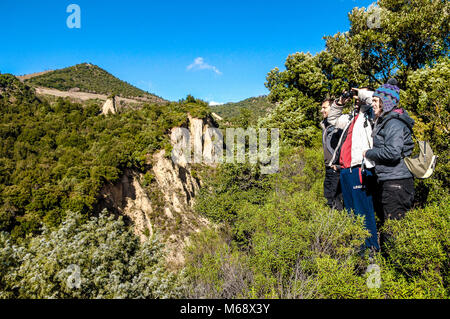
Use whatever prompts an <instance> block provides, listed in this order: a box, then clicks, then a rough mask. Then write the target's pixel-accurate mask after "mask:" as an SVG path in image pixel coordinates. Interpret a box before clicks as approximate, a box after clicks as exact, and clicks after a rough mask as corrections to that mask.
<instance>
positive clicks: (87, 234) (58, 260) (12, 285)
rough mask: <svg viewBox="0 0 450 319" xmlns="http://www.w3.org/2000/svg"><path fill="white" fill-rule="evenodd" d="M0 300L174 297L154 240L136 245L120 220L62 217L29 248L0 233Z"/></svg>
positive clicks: (175, 292) (173, 284)
mask: <svg viewBox="0 0 450 319" xmlns="http://www.w3.org/2000/svg"><path fill="white" fill-rule="evenodd" d="M0 259H1V260H0V275H1V276H0V278H1V279H0V297H1V298H168V297H176V296H178V295H179V287H178V284H177V278H176V277H175V276H174V275H173V274H171V273H168V272H167V271H166V270H165V265H164V258H163V251H162V245H161V244H160V243H159V242H158V240H157V239H156V238H148V239H147V241H145V242H144V243H142V244H141V243H140V242H139V240H138V239H137V237H136V236H135V235H134V234H133V232H132V230H130V229H129V228H127V226H125V224H124V222H123V220H122V218H119V219H114V217H112V216H108V214H107V212H106V211H104V212H102V213H101V214H100V215H99V216H98V217H92V218H90V219H89V220H88V221H87V222H85V221H84V220H83V218H82V216H81V215H80V214H77V213H71V212H69V213H68V214H67V217H66V218H65V219H64V222H63V223H62V224H61V226H60V227H59V228H58V229H55V230H54V231H51V230H49V229H45V230H44V232H43V233H42V234H41V235H39V236H36V237H34V238H33V239H31V241H30V242H29V244H27V245H23V246H19V245H16V244H13V243H12V242H11V240H10V238H9V235H8V234H7V233H1V234H0Z"/></svg>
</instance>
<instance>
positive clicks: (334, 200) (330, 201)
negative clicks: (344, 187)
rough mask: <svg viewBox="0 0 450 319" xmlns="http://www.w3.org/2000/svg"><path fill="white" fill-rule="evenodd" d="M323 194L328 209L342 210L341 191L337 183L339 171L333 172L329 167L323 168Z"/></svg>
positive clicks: (338, 182)
mask: <svg viewBox="0 0 450 319" xmlns="http://www.w3.org/2000/svg"><path fill="white" fill-rule="evenodd" d="M323 194H324V196H325V198H326V199H327V205H328V206H329V207H330V208H333V209H338V210H342V209H344V205H343V204H342V191H341V183H340V181H339V170H337V171H335V170H334V169H332V168H331V167H325V180H324V181H323Z"/></svg>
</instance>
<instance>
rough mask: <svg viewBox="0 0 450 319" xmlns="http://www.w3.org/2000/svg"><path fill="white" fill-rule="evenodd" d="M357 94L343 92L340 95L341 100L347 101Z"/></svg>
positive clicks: (351, 91)
mask: <svg viewBox="0 0 450 319" xmlns="http://www.w3.org/2000/svg"><path fill="white" fill-rule="evenodd" d="M357 94H358V92H356V91H354V90H350V91H349V92H344V93H343V94H342V98H343V99H348V98H353V97H354V96H355V95H357Z"/></svg>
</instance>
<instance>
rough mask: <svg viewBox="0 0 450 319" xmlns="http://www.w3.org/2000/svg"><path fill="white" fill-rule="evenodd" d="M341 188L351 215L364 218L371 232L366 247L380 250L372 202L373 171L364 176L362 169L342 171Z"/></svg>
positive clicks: (355, 168)
mask: <svg viewBox="0 0 450 319" xmlns="http://www.w3.org/2000/svg"><path fill="white" fill-rule="evenodd" d="M340 177H341V187H342V196H343V197H344V205H345V208H346V209H347V211H348V212H349V213H350V212H351V211H352V210H353V212H354V213H355V215H359V216H363V217H364V225H365V227H366V229H367V230H368V231H369V232H370V237H369V238H367V239H366V247H367V248H373V249H375V250H379V249H380V247H379V245H378V234H377V225H376V222H375V212H374V206H373V201H372V184H374V182H375V180H374V178H375V177H374V175H373V172H372V171H371V170H366V171H365V174H362V172H361V168H360V167H354V168H344V169H341V176H340Z"/></svg>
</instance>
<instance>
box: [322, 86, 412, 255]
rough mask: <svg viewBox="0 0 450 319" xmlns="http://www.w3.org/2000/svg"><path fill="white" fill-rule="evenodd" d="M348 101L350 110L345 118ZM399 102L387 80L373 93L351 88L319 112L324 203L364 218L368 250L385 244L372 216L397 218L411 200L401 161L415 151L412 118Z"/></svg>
mask: <svg viewBox="0 0 450 319" xmlns="http://www.w3.org/2000/svg"><path fill="white" fill-rule="evenodd" d="M351 99H354V100H355V103H354V109H353V110H352V112H351V113H350V114H343V109H344V105H345V104H346V103H347V102H349V101H350V100H351ZM399 101H400V89H399V88H398V86H397V82H396V81H395V80H389V81H388V83H386V84H384V85H382V86H380V87H379V88H378V89H376V90H375V91H373V90H371V89H369V88H360V89H355V88H354V89H352V90H351V91H350V92H347V93H344V94H343V95H342V96H341V97H340V98H339V99H337V100H334V99H327V100H325V101H324V102H323V104H322V109H321V113H322V116H323V121H322V123H321V126H322V129H323V139H322V142H323V149H324V159H325V168H326V169H325V181H324V195H325V197H326V199H327V204H328V206H329V207H331V208H333V209H343V208H344V207H345V209H346V210H347V211H349V212H351V211H353V212H354V213H355V214H356V215H360V216H363V217H364V222H365V227H366V228H367V229H368V230H369V232H370V236H369V238H367V240H366V243H365V246H366V247H367V248H369V249H371V250H372V251H380V246H381V248H382V247H383V244H384V243H385V241H386V238H385V236H384V235H383V234H381V236H380V241H378V235H377V224H376V219H375V214H377V215H378V217H379V220H380V224H381V225H382V224H383V223H384V221H385V220H386V219H401V218H402V217H404V216H405V213H406V212H407V211H408V210H409V209H410V208H411V207H412V204H413V200H414V179H413V175H412V173H411V172H410V170H409V169H408V167H407V166H406V164H405V160H404V159H405V157H407V156H410V155H411V153H412V151H413V148H414V141H413V139H412V136H413V132H412V127H413V125H414V120H413V119H411V117H409V115H408V113H407V112H406V111H405V110H403V109H402V108H400V107H399ZM342 202H343V203H342Z"/></svg>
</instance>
